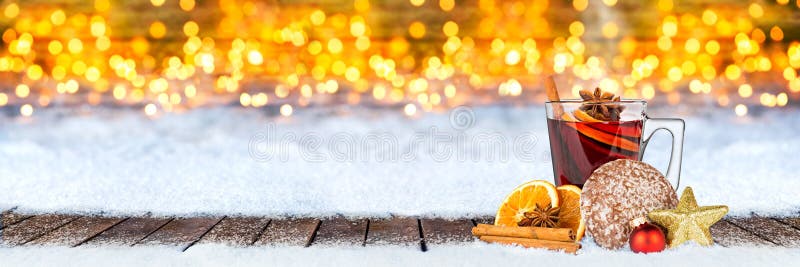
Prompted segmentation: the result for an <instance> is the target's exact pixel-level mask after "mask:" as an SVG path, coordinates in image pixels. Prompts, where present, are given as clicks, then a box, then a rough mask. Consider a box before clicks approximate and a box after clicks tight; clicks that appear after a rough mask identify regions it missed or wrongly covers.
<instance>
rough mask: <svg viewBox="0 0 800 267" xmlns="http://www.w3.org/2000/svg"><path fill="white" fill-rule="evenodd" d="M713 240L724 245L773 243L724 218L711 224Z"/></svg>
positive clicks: (770, 244)
mask: <svg viewBox="0 0 800 267" xmlns="http://www.w3.org/2000/svg"><path fill="white" fill-rule="evenodd" d="M710 230H711V236H713V237H714V242H715V243H717V244H719V245H722V246H725V247H736V246H774V245H775V244H774V243H772V242H770V241H767V240H766V239H763V238H761V237H759V236H757V235H755V234H753V233H751V232H749V231H747V230H744V229H742V228H740V227H738V226H736V225H734V224H732V223H730V222H728V221H726V220H721V221H719V222H717V223H715V224H714V225H712V226H711V229H710Z"/></svg>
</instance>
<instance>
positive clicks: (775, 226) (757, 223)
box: [729, 216, 800, 247]
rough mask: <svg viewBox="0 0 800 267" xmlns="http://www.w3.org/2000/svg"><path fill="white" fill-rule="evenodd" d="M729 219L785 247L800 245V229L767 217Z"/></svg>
mask: <svg viewBox="0 0 800 267" xmlns="http://www.w3.org/2000/svg"><path fill="white" fill-rule="evenodd" d="M729 221H730V222H731V223H733V224H735V225H737V226H739V227H741V228H743V229H745V230H747V231H750V232H752V233H754V234H756V235H758V236H759V237H762V238H764V239H767V240H769V241H772V242H773V243H775V244H778V245H781V246H784V247H800V230H798V229H795V228H794V227H792V226H790V225H787V224H785V223H782V222H779V221H777V220H775V219H772V218H766V217H760V216H755V217H748V218H731V219H729Z"/></svg>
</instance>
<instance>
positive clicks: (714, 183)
mask: <svg viewBox="0 0 800 267" xmlns="http://www.w3.org/2000/svg"><path fill="white" fill-rule="evenodd" d="M651 109H652V108H651ZM756 111H757V110H755V109H754V110H753V113H751V114H756V115H755V116H753V117H744V118H742V117H736V116H735V115H734V114H733V112H732V110H730V109H724V110H723V109H715V108H708V109H703V110H695V111H694V112H692V113H686V112H684V111H682V109H675V108H670V109H664V108H662V109H652V110H651V113H653V114H656V115H672V116H679V117H682V118H685V119H686V121H687V133H686V136H687V137H686V142H687V143H686V146H685V149H684V155H683V156H684V157H683V168H682V169H683V172H682V181H681V186H682V187H683V186H692V187H693V188H694V190H695V192H696V196H697V199H698V202H699V204H701V205H714V204H725V205H728V206H730V209H731V212H730V213H731V214H732V215H748V214H750V213H751V212H755V213H759V214H764V215H796V214H797V211H798V210H800V194H797V192H796V191H797V189H798V188H800V174H798V172H797V171H796V166H795V165H796V164H794V162H795V161H797V160H798V159H800V157H798V155H797V153H798V151H800V139H797V138H796V137H797V133H798V132H800V116H798V115H800V111H798V110H794V109H788V110H773V111H764V112H756ZM471 112H473V113H464V114H461V115H465V114H466V115H470V114H474V118H475V120H474V121H470V120H466V121H465V120H460V121H459V123H460V124H456V125H451V123H450V116H449V114H448V113H446V112H434V113H428V114H424V115H419V116H417V117H415V118H406V117H405V116H403V115H402V114H401V112H399V111H398V110H396V109H378V108H367V107H310V108H302V109H296V110H295V113H294V114H293V115H292V117H288V118H287V117H280V116H275V115H274V114H270V113H267V112H264V111H262V110H255V109H243V108H237V107H218V108H202V109H195V110H191V111H186V112H183V113H176V114H165V115H162V116H160V117H158V118H153V119H151V118H148V117H146V116H144V115H143V114H142V112H141V111H140V110H129V109H119V108H87V109H59V108H49V109H42V110H37V111H36V113H35V114H34V116H33V117H31V118H23V117H12V116H9V115H0V159H2V160H0V192H2V193H0V207H5V208H7V207H12V206H18V207H19V209H20V210H23V211H36V212H77V213H104V214H119V215H137V214H143V213H147V212H152V213H153V214H156V215H197V214H225V215H237V214H242V215H262V216H285V215H300V216H302V215H313V216H327V215H334V214H344V215H347V216H388V215H390V214H394V215H413V216H444V217H468V216H483V215H493V214H494V212H495V210H496V208H497V206H498V204H499V203H500V202H501V201H502V199H503V198H504V197H505V195H506V194H507V193H508V192H509V191H510V190H512V189H513V188H514V187H516V186H517V185H518V184H521V183H523V182H525V181H527V180H530V179H546V180H552V167H551V165H550V162H549V145H548V141H547V140H548V138H547V130H546V125H545V119H544V109H543V108H542V107H541V106H524V107H513V106H508V105H504V106H488V107H476V108H474V109H472V110H471ZM467 117H469V116H467ZM434 127H435V128H434ZM268 129H274V130H272V131H271V130H268ZM265 133H273V134H272V136H273V137H283V136H287V135H286V134H289V133H293V134H294V136H295V137H294V138H291V140H289V141H288V142H284V143H281V141H280V140H276V139H278V138H272V139H271V141H269V142H256V143H254V146H253V149H252V151H253V152H259V153H261V152H265V151H268V152H270V155H271V156H272V157H271V158H270V159H269V160H259V159H258V157H253V156H252V155H251V149H250V143H251V140H255V141H258V140H259V139H258V137H260V136H263V135H259V134H265ZM415 133H429V134H430V133H434V134H449V136H455V137H459V136H460V137H464V139H463V140H472V138H482V140H484V141H486V140H492V138H497V139H495V140H498V139H499V140H505V141H506V145H505V146H493V147H494V148H497V147H502V148H505V150H506V151H503V150H502V149H501V150H492V149H488V148H487V147H489V146H487V145H486V143H481V142H462V143H461V144H463V145H460V146H458V147H457V149H456V153H454V154H453V155H452V156H451V157H444V156H442V153H441V152H442V150H441V149H438V150H437V148H432V147H430V146H428V145H419V146H416V148H417V149H416V150H412V151H415V152H413V153H402V152H404V151H406V150H409V149H408V148H409V147H415V146H413V145H412V144H414V141H413V140H415ZM369 134H388V136H394V137H395V138H396V139H393V140H396V141H397V144H398V145H397V146H396V147H395V148H398V151H399V152H398V151H396V152H394V153H391V149H390V150H376V149H374V148H372V147H371V146H364V145H362V146H354V149H355V150H354V152H351V153H345V152H347V151H349V150H347V149H345V148H343V147H347V146H342V144H344V142H345V141H346V140H350V141H351V142H356V143H363V142H360V141H363V140H364V138H365V137H366V136H368V135H369ZM304 136H306V137H307V136H312V137H308V138H307V139H304V141H309V140H312V139H315V138H316V140H317V141H319V140H322V141H323V142H322V145H321V146H320V147H319V149H318V150H317V152H318V153H309V149H304V147H305V148H309V147H310V146H308V145H306V146H301V145H300V143H299V141H302V140H301V137H304ZM375 136H378V135H373V137H375ZM348 137H352V138H353V139H348ZM517 137H522V139H519V140H528V141H531V140H533V141H535V142H531V143H527V144H528V145H529V146H527V148H530V150H529V151H528V152H530V153H528V154H525V155H524V157H523V156H520V155H521V154H520V153H519V151H516V152H517V154H514V152H515V149H517V150H520V148H525V147H526V146H523V145H519V144H520V143H517V142H514V141H515V138H517ZM654 138H655V140H654V141H653V142H651V144H650V145H649V146H648V151H647V153H646V156H645V161H646V162H650V163H653V164H654V165H655V166H656V167H657V168H659V169H660V170H662V171H663V170H664V169H665V168H666V165H667V160H668V153H669V152H668V151H669V146H670V141H669V135H668V134H665V133H660V134H657V135H656V136H655V137H654ZM454 140H459V139H458V138H456V139H454ZM519 140H517V141H519ZM312 141H313V140H312ZM330 143H334V144H338V145H339V146H333V147H331V146H328V145H329V144H330ZM531 144H532V145H531ZM451 148H452V147H451ZM432 151H438V152H440V153H432ZM312 152H313V151H312ZM472 153H477V154H472ZM376 155H393V156H395V157H397V159H393V158H391V157H390V158H384V159H381V158H376ZM475 155H477V156H475ZM315 156H323V158H322V159H321V160H320V159H318V158H314V157H315ZM492 156H495V157H494V158H492ZM679 192H680V191H679ZM454 250H458V249H456V248H454ZM718 250H720V251H719V252H720V253H721V255H735V254H736V253H734V251H735V250H724V249H718ZM53 252H54V253H59V251H58V250H54V251H53ZM462 252H463V251H449V250H444V251H442V252H433V253H432V255H440V257H443V256H444V255H446V254H448V253H462ZM62 253H64V254H68V253H65V252H62ZM76 253H77V254H80V253H82V252H76ZM103 253H104V254H106V255H114V254H115V253H116V252H115V251H114V250H108V251H103ZM141 253H149V252H148V251H146V250H144V251H142V252H141ZM236 253H251V252H236ZM297 253H300V254H302V253H306V252H305V251H304V252H297ZM359 253H360V252H353V253H350V254H351V255H353V254H355V255H358V254H359ZM398 253H399V254H396V255H397V256H398V257H400V256H403V255H405V254H403V253H400V252H398ZM437 253H443V254H437ZM525 253H527V252H525ZM687 253H688V252H687ZM330 254H332V255H333V254H336V253H330ZM426 255H427V254H426ZM160 256H163V257H165V258H174V256H170V255H160ZM264 257H271V256H264ZM426 257H427V256H426ZM430 257H433V258H435V257H436V256H430ZM626 257H627V256H626ZM759 257H760V256H759ZM112 258H113V257H112ZM356 258H357V257H356ZM721 258H724V257H721ZM576 259H580V257H578V258H576Z"/></svg>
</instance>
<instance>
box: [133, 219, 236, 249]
mask: <svg viewBox="0 0 800 267" xmlns="http://www.w3.org/2000/svg"><path fill="white" fill-rule="evenodd" d="M220 220H222V218H218V217H197V218H178V219H174V220H172V221H171V222H169V223H167V224H166V225H164V227H161V228H160V229H158V230H156V231H155V232H153V233H152V234H150V235H149V236H147V237H146V238H144V239H143V240H142V241H140V242H138V243H136V245H137V246H138V245H144V246H148V245H149V246H176V247H178V248H180V249H181V250H186V249H187V248H189V247H190V246H191V245H193V244H194V243H195V242H197V241H198V240H200V238H202V237H203V235H205V234H206V233H207V232H208V231H209V230H211V228H212V227H214V225H216V224H217V223H219V222H220Z"/></svg>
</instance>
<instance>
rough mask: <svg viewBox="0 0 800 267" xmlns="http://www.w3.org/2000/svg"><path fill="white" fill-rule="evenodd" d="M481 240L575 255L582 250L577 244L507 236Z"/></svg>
mask: <svg viewBox="0 0 800 267" xmlns="http://www.w3.org/2000/svg"><path fill="white" fill-rule="evenodd" d="M480 239H481V240H483V241H484V242H489V243H497V244H504V245H519V246H522V247H526V248H545V249H549V250H563V251H564V252H567V253H575V252H576V251H578V249H580V248H581V244H579V243H575V242H562V241H552V240H540V239H530V238H520V237H507V236H489V235H487V236H481V237H480Z"/></svg>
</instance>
